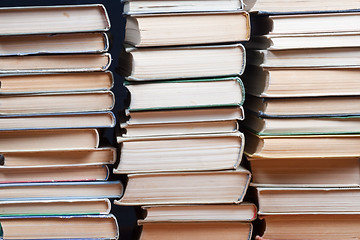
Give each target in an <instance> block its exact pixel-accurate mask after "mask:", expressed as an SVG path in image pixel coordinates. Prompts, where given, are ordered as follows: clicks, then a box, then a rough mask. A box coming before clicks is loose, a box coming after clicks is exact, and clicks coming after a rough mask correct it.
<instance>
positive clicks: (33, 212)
mask: <svg viewBox="0 0 360 240" xmlns="http://www.w3.org/2000/svg"><path fill="white" fill-rule="evenodd" d="M0 207H1V213H0V217H2V216H19V217H24V216H39V215H43V216H54V215H90V214H91V215H93V214H109V213H110V209H111V203H110V200H109V199H107V198H103V199H54V200H30V201H26V200H25V201H1V202H0Z"/></svg>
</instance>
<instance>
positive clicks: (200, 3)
mask: <svg viewBox="0 0 360 240" xmlns="http://www.w3.org/2000/svg"><path fill="white" fill-rule="evenodd" d="M123 2H124V13H125V14H145V13H146V14H150V13H177V12H219V11H221V12H222V11H236V10H242V9H243V2H242V1H241V0H206V1H204V0H191V1H190V0H151V1H149V0H124V1H123Z"/></svg>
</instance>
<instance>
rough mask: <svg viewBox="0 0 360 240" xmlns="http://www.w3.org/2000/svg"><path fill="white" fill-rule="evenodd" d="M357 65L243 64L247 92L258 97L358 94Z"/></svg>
mask: <svg viewBox="0 0 360 240" xmlns="http://www.w3.org/2000/svg"><path fill="white" fill-rule="evenodd" d="M359 76H360V68H356V67H354V68H338V67H335V68H311V67H310V68H301V69H293V68H291V69H289V68H261V67H256V66H250V65H248V66H246V71H245V72H244V74H243V75H242V76H241V79H242V80H243V83H244V85H245V88H246V93H248V94H251V95H254V96H257V97H268V98H286V97H326V96H350V95H353V96H358V95H360V77H359Z"/></svg>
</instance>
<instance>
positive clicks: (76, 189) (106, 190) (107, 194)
mask: <svg viewBox="0 0 360 240" xmlns="http://www.w3.org/2000/svg"><path fill="white" fill-rule="evenodd" d="M122 194H123V185H122V183H121V182H120V181H86V182H81V181H75V182H32V183H2V184H0V199H1V202H4V201H28V200H29V201H30V200H55V199H67V200H69V199H94V198H98V199H99V198H120V197H121V196H122Z"/></svg>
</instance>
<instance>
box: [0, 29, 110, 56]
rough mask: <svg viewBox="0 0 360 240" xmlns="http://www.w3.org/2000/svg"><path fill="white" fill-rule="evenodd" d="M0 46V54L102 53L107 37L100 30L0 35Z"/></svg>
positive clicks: (106, 43) (104, 50) (106, 48)
mask: <svg viewBox="0 0 360 240" xmlns="http://www.w3.org/2000/svg"><path fill="white" fill-rule="evenodd" d="M0 46H1V48H0V56H12V55H14V56H15V55H18V56H24V55H35V54H65V53H103V52H107V51H108V49H109V39H108V36H107V35H106V34H105V33H100V32H93V33H67V34H51V35H45V34H44V35H17V36H1V37H0Z"/></svg>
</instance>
